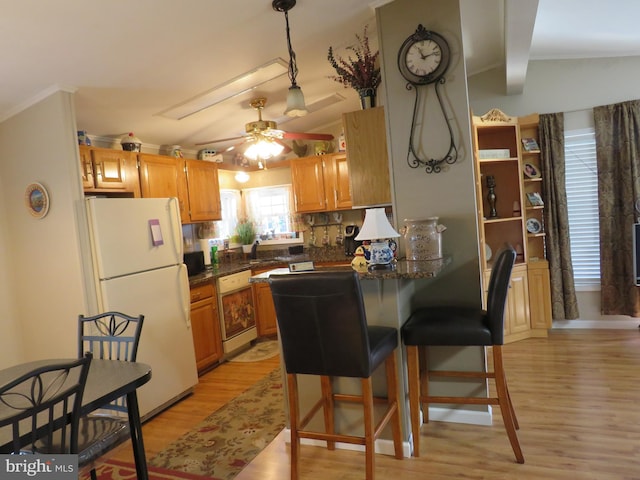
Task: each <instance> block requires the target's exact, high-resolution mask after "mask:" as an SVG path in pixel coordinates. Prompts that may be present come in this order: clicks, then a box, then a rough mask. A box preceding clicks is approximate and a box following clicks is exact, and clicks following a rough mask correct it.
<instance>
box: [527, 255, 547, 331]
mask: <svg viewBox="0 0 640 480" xmlns="http://www.w3.org/2000/svg"><path fill="white" fill-rule="evenodd" d="M527 273H528V280H529V308H530V311H531V328H532V330H533V331H534V332H536V331H539V332H546V331H547V329H549V328H551V281H550V279H549V265H548V263H547V261H546V260H539V261H536V262H531V263H529V267H528V272H527ZM542 336H546V335H542Z"/></svg>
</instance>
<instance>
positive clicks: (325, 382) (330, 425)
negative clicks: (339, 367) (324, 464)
mask: <svg viewBox="0 0 640 480" xmlns="http://www.w3.org/2000/svg"><path fill="white" fill-rule="evenodd" d="M320 385H321V388H322V404H323V411H324V428H325V432H327V433H331V434H333V433H335V416H334V406H335V402H334V401H333V387H332V385H331V377H327V376H324V375H323V376H321V377H320ZM327 448H328V449H329V450H335V449H336V442H334V441H331V440H327Z"/></svg>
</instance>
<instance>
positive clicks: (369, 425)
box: [362, 377, 376, 480]
mask: <svg viewBox="0 0 640 480" xmlns="http://www.w3.org/2000/svg"><path fill="white" fill-rule="evenodd" d="M362 403H363V406H364V449H365V456H366V460H365V462H366V479H367V480H374V477H375V453H376V452H375V443H374V441H375V435H374V432H375V424H374V419H373V386H372V382H371V377H368V378H363V379H362Z"/></svg>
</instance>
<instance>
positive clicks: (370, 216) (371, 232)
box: [355, 208, 400, 270]
mask: <svg viewBox="0 0 640 480" xmlns="http://www.w3.org/2000/svg"><path fill="white" fill-rule="evenodd" d="M399 236H400V234H399V233H398V232H396V231H395V230H394V229H393V227H392V226H391V224H390V223H389V220H388V219H387V215H386V213H385V211H384V208H368V209H367V210H366V211H365V216H364V222H363V224H362V228H361V229H360V233H359V234H358V235H357V236H356V238H355V239H356V240H370V241H371V245H370V246H369V251H370V253H371V256H370V260H369V270H384V269H389V270H390V269H393V268H394V267H395V264H394V262H393V250H392V249H391V247H390V245H389V240H388V239H390V238H397V237H399Z"/></svg>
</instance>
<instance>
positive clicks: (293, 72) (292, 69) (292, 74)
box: [284, 10, 298, 87]
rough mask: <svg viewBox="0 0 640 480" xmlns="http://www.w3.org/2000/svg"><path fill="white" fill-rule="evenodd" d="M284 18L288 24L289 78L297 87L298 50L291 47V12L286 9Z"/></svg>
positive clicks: (293, 85) (292, 84)
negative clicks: (295, 50)
mask: <svg viewBox="0 0 640 480" xmlns="http://www.w3.org/2000/svg"><path fill="white" fill-rule="evenodd" d="M284 19H285V22H286V24H287V48H288V49H289V80H290V81H291V86H292V87H296V86H297V84H296V76H297V75H298V65H297V64H296V52H294V51H293V48H292V47H291V34H290V29H289V12H288V11H287V10H285V12H284Z"/></svg>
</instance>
